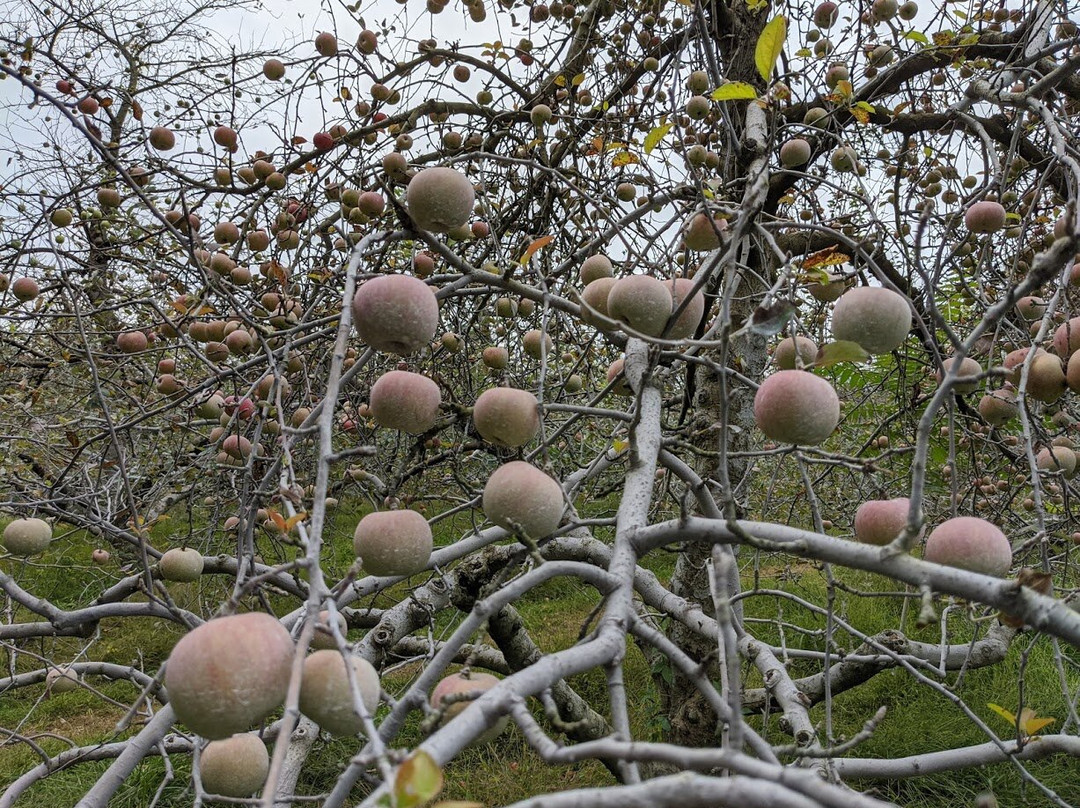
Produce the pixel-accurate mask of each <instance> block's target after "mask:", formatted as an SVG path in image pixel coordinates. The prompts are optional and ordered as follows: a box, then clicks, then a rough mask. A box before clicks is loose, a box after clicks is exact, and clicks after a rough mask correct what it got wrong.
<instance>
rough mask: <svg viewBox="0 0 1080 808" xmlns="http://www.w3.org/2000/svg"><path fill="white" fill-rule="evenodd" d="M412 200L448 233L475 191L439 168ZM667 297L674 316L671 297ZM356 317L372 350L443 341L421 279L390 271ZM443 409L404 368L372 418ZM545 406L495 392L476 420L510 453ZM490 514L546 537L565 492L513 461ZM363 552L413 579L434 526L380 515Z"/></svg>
mask: <svg viewBox="0 0 1080 808" xmlns="http://www.w3.org/2000/svg"><path fill="white" fill-rule="evenodd" d="M406 199H407V203H408V211H409V215H410V217H411V218H412V220H413V223H414V224H415V225H417V226H418V227H421V228H423V229H425V230H428V231H431V232H436V233H448V232H451V231H453V230H454V229H456V228H459V227H461V226H462V225H464V224H465V223H466V222H467V221H468V219H469V216H470V215H471V213H472V208H473V202H474V191H473V187H472V184H471V183H470V182H469V180H468V178H467V177H465V175H463V174H461V173H460V172H458V171H456V170H454V169H452V168H444V167H433V168H426V169H424V170H422V171H420V172H419V173H417V174H416V175H415V176H414V177H413V178H412V180H411V181H410V182H409V185H408V190H407V193H406ZM656 283H659V282H658V281H657V282H656ZM664 294H667V292H666V290H664ZM668 299H669V303H668V310H669V313H670V305H671V304H670V295H668ZM352 314H353V323H354V326H355V328H356V331H357V334H359V336H360V338H361V339H362V340H363V341H364V342H366V343H367V344H368V345H369V346H371V347H372V348H373V349H375V350H378V351H383V352H385V353H392V354H397V355H399V356H408V355H410V354H412V353H414V352H415V351H418V350H420V349H421V348H423V347H424V346H427V345H429V344H430V343H431V341H432V339H433V338H434V336H435V333H436V331H437V329H438V323H439V303H438V299H437V297H436V294H435V292H434V291H433V290H432V288H431V287H430V286H428V285H427V284H426V283H424V281H422V280H420V279H419V278H416V277H412V276H408V275H381V276H378V277H375V278H372V279H370V280H368V281H365V282H364V283H362V284H361V285H360V287H359V288H358V289H357V291H356V294H355V295H354V297H353V300H352ZM665 320H666V316H665ZM441 404H442V395H441V391H440V389H439V386H438V384H436V383H435V382H434V381H433V380H431V379H430V378H428V377H426V376H423V375H421V374H419V373H415V372H412V371H408V370H399V369H395V370H390V371H387V372H386V373H384V374H382V375H381V376H380V377H379V378H378V379H377V380H376V381H375V383H374V384H373V385H372V386H371V392H370V403H369V412H370V414H371V417H372V418H373V419H374V420H375V422H376V423H377V424H379V425H380V426H382V427H385V428H388V429H397V430H401V431H403V432H407V433H409V434H414V435H419V434H423V433H424V432H427V431H428V430H430V429H431V428H433V427H434V426H435V424H436V421H437V419H438V416H439V411H440V406H441ZM537 406H538V402H537V400H536V397H535V396H534V395H533V394H532V393H529V392H528V391H525V390H518V389H514V388H509V387H500V388H493V389H490V390H486V391H484V392H483V393H482V394H481V395H480V396H479V397H478V399H477V400H476V403H475V406H474V408H473V422H474V425H475V427H476V430H477V432H479V433H480V435H481V437H483V438H484V439H485V440H487V441H488V442H490V443H493V444H495V445H497V446H502V447H508V448H517V447H521V446H524V445H526V444H527V443H529V442H530V441H531V440H532V439H533V438H534V437H535V436H536V433H537V432H538V431H539V428H540V417H539V413H538V412H537ZM483 508H484V513H485V515H486V516H487V517H488V518H489V519H490V520H491V521H492V522H494V523H495V524H497V525H499V526H501V527H504V528H506V529H507V530H510V531H512V532H518V533H521V534H524V535H526V536H528V537H531V538H534V539H535V538H542V537H543V536H546V535H548V534H550V533H551V532H553V531H554V530H555V529H556V528H557V527H558V525H559V522H560V521H561V519H562V514H563V510H564V504H563V494H562V488H561V486H560V485H559V484H558V482H556V481H555V480H554V479H552V478H551V477H550V476H548V475H547V474H546V473H545V472H543V471H541V470H540V469H538V468H536V467H535V466H533V465H531V464H529V463H526V462H524V461H514V462H510V463H506V464H504V465H502V466H500V467H499V468H498V469H496V471H495V472H494V473H493V474H492V475H491V477H490V478H489V480H488V482H487V485H486V486H485V488H484V494H483ZM354 549H355V550H356V553H357V555H358V556H359V557H360V559H361V563H362V565H363V568H364V570H365V571H366V572H368V573H370V574H372V575H382V576H391V575H395V576H396V575H412V574H414V573H417V572H419V571H421V570H422V569H424V568H425V567H426V566H427V565H428V561H429V559H430V555H431V550H432V534H431V528H430V527H429V525H428V524H427V521H426V520H425V519H424V518H423V517H422V516H421V515H420V514H418V513H416V512H415V511H409V510H399V511H385V512H376V513H371V514H368V515H367V516H365V517H364V518H363V519H361V520H360V523H359V524H358V525H357V526H356V531H355V533H354Z"/></svg>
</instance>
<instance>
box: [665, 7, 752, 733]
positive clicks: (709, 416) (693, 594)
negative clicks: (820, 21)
mask: <svg viewBox="0 0 1080 808" xmlns="http://www.w3.org/2000/svg"><path fill="white" fill-rule="evenodd" d="M706 14H707V20H708V23H709V25H708V27H709V28H710V29H711V33H712V35H713V37H714V43H715V46H716V48H715V52H716V53H717V55H718V57H719V58H718V59H717V62H718V64H719V65H721V66H722V69H723V73H724V78H727V79H729V80H731V81H742V82H746V83H748V84H752V85H754V86H755V87H756V88H757V89H758V91H759V92H761V91H763V90H764V85H763V83H762V80H761V76H760V75H758V72H757V68H756V65H755V61H754V51H755V46H756V43H757V41H758V37H759V36H760V34H761V31H762V29H763V28H764V26H765V23H766V22H767V20H768V19H769V16H770V14H769V9H768V8H764V9H761V10H759V11H751V10H750V9H749V8H748V7H747V6H746V4H745V3H742V2H736V3H734V4H733V5H732V7H731V8H728V7H725V6H724V5H723V4H720V3H716V4H714V5H712V6H709V7H707V9H706ZM751 103H753V102H751ZM745 112H746V110H745V106H744V105H743V104H741V103H740V104H732V103H729V104H728V105H727V109H726V110H725V114H726V115H728V116H729V120H730V122H731V124H732V127H731V128H732V129H734V130H735V131H736V132H737V133H738V135H739V141H738V142H728V143H727V144H726V145H727V147H728V148H727V154H728V155H730V157H729V159H727V160H725V161H722V162H721V166H720V170H719V174H720V176H719V180H720V187H722V188H731V189H734V190H733V191H732V194H733V196H732V197H730V198H729V199H730V200H731V201H735V200H738V199H739V197H738V196H737V194H739V193H742V194H743V195H744V196H746V195H747V193H746V192H747V189H748V187H749V186H750V185H751V184H753V183H754V182H755V177H754V173H755V159H756V158H758V157H759V156H760V155H759V154H757V153H755V152H754V150H753V149H752V148H747V145H748V143H751V142H753V141H755V140H756V141H757V142H758V143H759V145H763V144H764V142H765V139H764V138H763V137H761V135H762V134H763V133H761V132H757V133H752V132H749V131H748V123H747V119H748V117H749V116H747V118H744V117H743V115H744V114H745ZM748 136H749V137H748ZM758 168H760V161H759V165H758ZM743 213H744V214H747V215H754V214H753V212H752V211H750V210H747V209H745V208H744V210H743ZM739 230H740V231H741V232H747V231H748V229H747V228H739ZM724 249H725V247H723V246H722V247H721V250H724ZM736 254H737V255H738V256H739V262H740V263H742V264H745V265H748V266H749V268H750V271H749V272H745V271H744V272H743V273H741V277H739V276H735V275H734V273H735V271H736V270H735V269H734V267H731V266H729V267H724V268H723V271H722V272H720V273H717V275H718V278H717V282H716V283H715V284H714V287H713V288H711V289H710V291H711V292H713V293H715V294H717V295H719V296H721V297H726V298H727V300H728V301H730V302H729V305H730V310H729V312H728V314H729V320H728V324H729V325H730V329H729V330H728V331H727V332H722V334H723V335H724V336H726V334H727V333H733V332H735V331H737V330H738V329H739V328H741V327H742V325H743V324H744V323H745V322H746V321H747V319H748V318H749V317H750V315H751V314H752V313H753V311H754V309H755V308H757V306H758V303H759V301H760V298H761V293H763V292H764V291H765V288H764V287H763V286H762V285H761V281H760V280H759V278H761V277H765V278H768V276H769V274H771V273H770V272H769V268H768V267H767V266H765V265H764V262H763V261H762V256H761V252H760V251H759V250H758V249H757V247H756V245H755V244H754V243H753V241H752V237H751V236H746V235H744V236H742V243H740V244H739V245H738V250H737V253H736ZM722 304H723V302H722V301H721V305H722ZM720 311H721V313H722V312H723V311H724V309H723V308H721V310H720ZM765 349H766V343H765V339H764V338H763V337H762V336H760V335H755V334H744V335H741V336H739V337H736V338H734V339H732V340H729V341H728V344H727V346H726V348H715V349H711V350H708V351H705V352H704V355H705V356H706V357H707V358H708V359H710V360H712V361H713V362H715V363H717V364H718V365H721V366H725V367H730V368H736V369H738V371H739V372H740V373H741V374H743V375H744V376H746V377H748V378H751V379H757V378H760V377H761V375H762V373H763V372H764V369H765V362H766V359H767V354H766V350H765ZM754 392H755V391H754V390H753V389H752V388H750V387H749V386H747V385H745V384H742V383H739V382H738V381H737V380H735V379H733V378H727V379H725V378H724V376H723V375H722V374H720V373H716V372H713V371H711V370H709V369H707V368H706V367H705V366H703V365H698V366H697V368H696V374H695V376H694V380H693V392H692V396H693V398H692V408H693V410H692V416H691V429H692V435H693V440H694V442H695V443H698V444H700V445H704V446H709V447H710V448H713V449H715V450H719V449H720V448H721V446H720V442H721V441H726V450H727V452H745V451H747V450H749V449H751V448H753V447H752V445H751V444H752V442H753V440H754V437H755V435H756V434H757V433H756V427H755V424H754V412H753V405H754ZM722 462H724V459H723V458H720V457H704V458H701V459H700V460H699V461H698V463H697V467H696V471H697V473H698V474H699V475H700V476H701V477H702V479H706V480H708V481H710V483H711V486H710V487H711V490H712V493H713V497H714V498H715V499H716V501H717V504H718V505H720V507H721V509H722V510H723V511H724V512H725V514H726V515H729V516H739V517H742V516H744V515H745V514H744V513H743V512H742V511H743V508H742V503H745V501H746V497H747V494H748V489H747V487H746V485H745V480H744V478H745V476H746V474H747V472H748V471H749V463H748V461H747V460H746V459H744V458H734V459H731V458H727V459H726V464H725V468H721V465H720V464H721V463H722ZM725 471H726V475H725V473H724V472H725ZM725 477H726V484H725ZM710 554H711V548H709V547H708V546H706V545H696V544H695V545H691V546H688V547H686V548H684V549H683V551H682V552H681V553H680V554H679V558H678V560H677V561H676V566H675V573H674V576H673V578H672V582H671V588H672V590H673V591H674V592H675V593H676V594H677V595H680V596H682V597H685V598H687V599H689V600H691V601H693V602H695V603H699V604H701V606H702V608H703V610H704V611H705V612H706V613H707V614H709V615H712V614H713V603H712V597H711V594H710V589H709V568H708V566H707V561H708V559H709V556H710ZM738 587H739V581H738V568H737V566H734V572H733V575H732V578H731V579H730V580H729V581H728V592H727V593H726V594H727V595H728V596H729V597H730V596H731V595H734V594H736V592H737V591H738ZM740 617H741V612H738V611H737V612H736V619H739V618H740ZM672 638H673V639H674V640H675V642H677V643H678V644H679V645H680V647H682V648H683V650H685V651H686V652H687V653H688V654H689V655H690V656H692V657H693V658H695V659H699V660H702V661H703V662H705V661H710V662H714V661H715V660H716V657H717V651H716V645H715V642H713V641H712V640H709V639H706V638H704V637H702V636H701V635H699V634H695V633H693V632H692V631H690V630H689V629H687V628H686V627H684V626H681V625H675V626H674V627H673V631H672ZM657 678H658V681H659V682H660V687H661V698H662V704H663V707H664V709H665V715H666V716H667V717H668V720H669V721H670V725H671V726H670V738H669V739H670V741H671V742H672V743H677V744H681V745H686V746H691V747H702V746H711V745H715V744H716V743H717V738H718V737H719V732H720V727H719V726H718V723H717V716H716V714H715V713H714V712H713V711H712V710H711V709H710V708H709V706H708V705H707V704H706V703H705V701H704V699H702V698H701V696H700V694H698V693H697V691H696V690H695V688H694V687H693V685H692V684H691V683H690V682H689V681H687V680H686V679H685V677H683V676H681V675H680V674H679V673H678V672H677V671H675V672H674V675H673V676H670V677H668V680H663V679H662V678H661V677H657ZM712 678H713V679H714V680H717V681H719V673H717V674H716V675H715V676H713V677H712Z"/></svg>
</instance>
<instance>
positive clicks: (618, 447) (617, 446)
mask: <svg viewBox="0 0 1080 808" xmlns="http://www.w3.org/2000/svg"><path fill="white" fill-rule="evenodd" d="M629 445H630V443H629V441H625V440H616V441H615V442H614V443H612V444H611V448H612V449H614V450H615V454H619V453H620V452H623V451H625V450H626V447H628V446H629Z"/></svg>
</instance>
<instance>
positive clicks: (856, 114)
mask: <svg viewBox="0 0 1080 808" xmlns="http://www.w3.org/2000/svg"><path fill="white" fill-rule="evenodd" d="M851 117H853V118H854V119H855V120H857V121H858V122H859V123H861V124H862V125H863V126H866V124H868V123H870V113H869V112H867V111H866V110H865V109H862V108H861V107H852V108H851Z"/></svg>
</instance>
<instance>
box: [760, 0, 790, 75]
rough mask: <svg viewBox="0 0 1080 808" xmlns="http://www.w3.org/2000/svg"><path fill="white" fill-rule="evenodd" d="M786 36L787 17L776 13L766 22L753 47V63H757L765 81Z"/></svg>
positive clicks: (770, 72) (770, 73)
mask: <svg viewBox="0 0 1080 808" xmlns="http://www.w3.org/2000/svg"><path fill="white" fill-rule="evenodd" d="M786 38H787V19H786V18H785V17H784V15H783V14H777V15H776V16H775V17H773V18H772V19H771V20H769V22H768V23H766V25H765V28H764V29H763V30H762V32H761V36H760V37H758V41H757V45H756V46H755V47H754V64H756V65H757V69H758V73H760V74H761V78H763V79H764V80H765V81H768V80H769V77H770V76H771V75H772V71H773V68H774V67H775V66H776V60H777V59H779V58H780V52H781V51H782V50H783V49H784V40H785V39H786Z"/></svg>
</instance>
